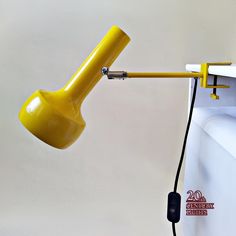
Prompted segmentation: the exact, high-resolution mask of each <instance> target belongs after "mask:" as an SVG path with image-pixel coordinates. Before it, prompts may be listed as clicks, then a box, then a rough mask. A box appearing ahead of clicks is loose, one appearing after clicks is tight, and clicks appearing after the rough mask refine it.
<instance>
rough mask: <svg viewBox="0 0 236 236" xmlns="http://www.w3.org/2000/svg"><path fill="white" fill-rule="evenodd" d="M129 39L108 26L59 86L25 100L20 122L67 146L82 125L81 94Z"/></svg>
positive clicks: (52, 142) (53, 143)
mask: <svg viewBox="0 0 236 236" xmlns="http://www.w3.org/2000/svg"><path fill="white" fill-rule="evenodd" d="M129 41H130V38H129V37H128V35H127V34H126V33H124V32H123V31H122V30H121V29H120V28H119V27H117V26H113V27H111V29H110V30H109V31H108V33H107V34H106V35H105V37H104V38H103V39H102V41H101V42H100V43H99V44H98V45H97V47H96V48H95V49H94V50H93V51H92V53H91V54H90V55H89V56H88V58H87V59H86V60H85V61H84V62H83V63H82V65H81V66H80V67H79V69H78V70H77V71H76V73H75V74H74V75H73V76H72V78H71V79H70V80H69V81H68V83H67V84H66V85H65V86H64V87H63V88H61V89H59V90H57V91H54V92H48V91H44V90H37V91H36V92H34V93H33V94H32V95H31V96H30V97H29V98H28V99H27V100H26V102H25V103H24V105H23V106H22V108H21V110H20V112H19V119H20V121H21V122H22V124H23V125H24V126H25V127H26V128H27V129H28V130H29V131H30V132H31V133H33V134H34V135H35V136H36V137H38V138H39V139H41V140H42V141H44V142H46V143H47V144H49V145H51V146H53V147H56V148H60V149H63V148H66V147H68V146H70V145H71V144H72V143H73V142H74V141H75V140H76V139H77V138H78V137H79V136H80V134H81V133H82V131H83V129H84V127H85V121H84V120H83V117H82V115H81V112H80V108H81V104H82V102H83V100H84V98H85V97H86V95H87V94H88V93H89V92H90V91H91V89H92V88H93V87H94V86H95V84H96V83H97V82H98V81H99V80H100V79H101V77H102V73H101V69H102V67H110V66H111V64H112V63H113V62H114V60H115V59H116V58H117V57H118V56H119V54H120V53H121V51H122V50H123V49H124V48H125V46H126V45H127V44H128V42H129Z"/></svg>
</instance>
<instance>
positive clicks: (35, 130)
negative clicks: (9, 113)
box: [19, 26, 231, 235]
mask: <svg viewBox="0 0 236 236" xmlns="http://www.w3.org/2000/svg"><path fill="white" fill-rule="evenodd" d="M129 41H130V38H129V36H128V35H127V34H126V33H125V32H123V31H122V30H121V29H120V28H119V27H117V26H113V27H111V29H110V30H109V31H108V33H107V34H106V35H105V37H104V38H103V39H102V40H101V42H100V43H99V44H98V45H97V47H96V48H95V49H94V50H93V51H92V52H91V54H90V55H89V56H88V57H87V59H86V60H85V61H84V62H83V63H82V65H81V66H80V67H79V69H78V70H77V71H76V72H75V74H74V75H73V76H72V78H71V79H70V80H69V81H68V82H67V84H66V85H65V86H64V87H63V88H61V89H59V90H57V91H54V92H49V91H44V90H37V91H36V92H34V93H33V94H32V95H31V96H30V97H29V98H28V99H27V100H26V102H25V103H24V105H23V106H22V108H21V110H20V113H19V119H20V121H21V122H22V124H23V125H24V126H25V127H26V128H27V129H28V130H29V131H30V132H31V133H32V134H34V135H35V136H37V137H38V138H39V139H41V140H42V141H44V142H45V143H47V144H49V145H51V146H53V147H55V148H60V149H64V148H67V147H68V146H70V145H71V144H72V143H74V142H75V140H76V139H77V138H78V137H79V136H80V134H81V133H82V131H83V129H84V127H85V121H84V120H83V117H82V115H81V112H80V107H81V104H82V102H83V100H84V98H85V97H86V95H87V94H88V93H89V92H90V91H91V90H92V88H93V87H94V86H95V85H96V83H97V82H98V81H99V80H100V79H101V77H102V76H103V75H107V77H108V78H109V79H116V78H118V79H124V78H200V80H201V81H200V82H201V86H202V87H204V88H212V89H213V93H212V94H211V97H212V98H213V99H218V98H219V97H218V96H217V95H216V89H217V88H228V86H225V85H217V81H216V80H215V81H214V84H213V85H209V84H208V67H209V65H230V64H231V63H228V62H223V63H204V64H201V72H199V73H198V72H124V71H109V67H110V66H111V65H112V63H113V62H114V60H115V59H116V58H117V57H118V56H119V54H120V53H121V52H122V50H123V49H124V48H125V46H126V45H127V44H128V43H129ZM195 81H197V80H196V79H195ZM186 138H187V137H186ZM181 165H182V161H180V165H179V168H178V171H180V167H181ZM177 182H178V178H177ZM176 186H177V185H176ZM168 205H169V207H168V214H169V215H168V219H169V220H170V221H171V222H172V223H173V228H174V223H177V222H178V221H179V217H180V196H179V195H178V194H177V193H176V188H175V190H174V192H172V193H170V194H169V199H168ZM174 231H175V229H173V232H174ZM174 235H175V234H174Z"/></svg>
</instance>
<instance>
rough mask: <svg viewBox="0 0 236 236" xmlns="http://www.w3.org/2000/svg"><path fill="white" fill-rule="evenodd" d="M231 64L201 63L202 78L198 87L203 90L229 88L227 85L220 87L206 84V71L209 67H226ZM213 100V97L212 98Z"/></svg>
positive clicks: (219, 85) (220, 85) (207, 73)
mask: <svg viewBox="0 0 236 236" xmlns="http://www.w3.org/2000/svg"><path fill="white" fill-rule="evenodd" d="M231 64H232V62H211V63H202V64H201V73H202V77H201V80H200V85H201V87H203V88H229V86H227V85H222V84H218V85H210V84H208V75H209V72H208V69H209V66H227V65H231ZM212 98H213V99H214V96H213V97H212Z"/></svg>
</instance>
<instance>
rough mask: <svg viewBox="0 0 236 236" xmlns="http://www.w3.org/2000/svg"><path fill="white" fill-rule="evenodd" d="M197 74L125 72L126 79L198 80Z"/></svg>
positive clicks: (199, 75)
mask: <svg viewBox="0 0 236 236" xmlns="http://www.w3.org/2000/svg"><path fill="white" fill-rule="evenodd" d="M201 76H202V74H201V73H198V72H127V78H194V77H196V78H199V77H201Z"/></svg>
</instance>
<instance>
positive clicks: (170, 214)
mask: <svg viewBox="0 0 236 236" xmlns="http://www.w3.org/2000/svg"><path fill="white" fill-rule="evenodd" d="M197 82H198V78H194V89H193V95H192V100H191V106H190V111H189V117H188V123H187V127H186V131H185V135H184V141H183V146H182V151H181V156H180V160H179V165H178V169H177V172H176V176H175V183H174V191H173V192H170V193H169V195H168V209H167V218H168V220H169V221H170V222H172V232H173V236H176V230H175V224H176V223H178V222H179V220H180V208H181V207H180V206H181V196H180V194H179V193H177V188H178V182H179V175H180V171H181V167H182V164H183V160H184V154H185V148H186V144H187V139H188V133H189V128H190V124H191V121H192V115H193V108H194V103H195V98H196V93H197Z"/></svg>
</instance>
